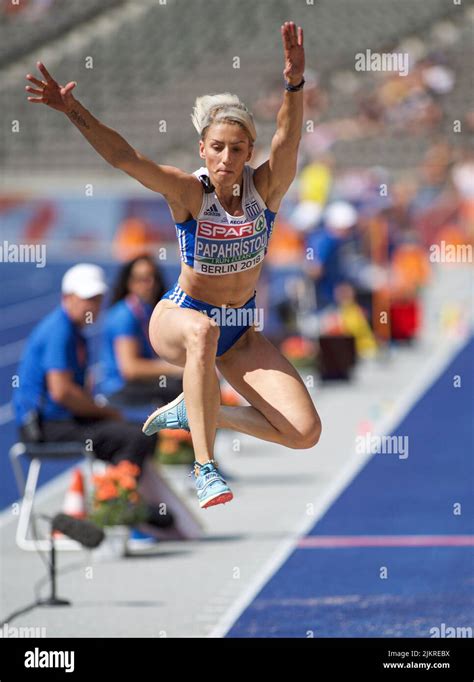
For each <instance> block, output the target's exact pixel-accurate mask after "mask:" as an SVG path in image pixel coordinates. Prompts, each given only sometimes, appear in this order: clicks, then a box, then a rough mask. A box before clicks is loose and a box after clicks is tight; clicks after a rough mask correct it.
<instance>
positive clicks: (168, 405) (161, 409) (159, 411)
mask: <svg viewBox="0 0 474 682" xmlns="http://www.w3.org/2000/svg"><path fill="white" fill-rule="evenodd" d="M183 397H184V393H180V394H179V396H178V397H177V398H175V399H174V400H172V401H171V402H170V403H166V405H163V407H158V408H157V409H156V410H155V411H154V412H152V413H151V414H150V416H149V417H148V418H147V420H146V421H145V423H144V424H143V426H142V431H143V433H144V434H145V435H146V436H152V435H153V434H154V433H157V432H158V431H161V430H162V429H166V428H168V427H166V426H162V427H160V428H159V429H155V430H154V431H150V432H148V433H147V428H148V427H149V426H150V424H151V422H152V421H153V420H154V419H156V417H158V416H159V415H160V414H163V412H167V411H168V410H171V409H172V408H173V407H175V406H176V405H177V404H178V403H179V402H180V401H181V400H182V399H183Z"/></svg>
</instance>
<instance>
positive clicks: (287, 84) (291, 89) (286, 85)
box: [285, 78, 305, 92]
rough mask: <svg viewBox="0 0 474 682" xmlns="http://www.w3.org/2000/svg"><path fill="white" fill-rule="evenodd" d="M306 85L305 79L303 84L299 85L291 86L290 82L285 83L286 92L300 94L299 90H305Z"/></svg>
mask: <svg viewBox="0 0 474 682" xmlns="http://www.w3.org/2000/svg"><path fill="white" fill-rule="evenodd" d="M304 83H305V80H304V78H303V79H302V81H301V83H298V85H290V84H289V83H288V81H285V90H288V92H298V90H301V89H302V88H303V85H304Z"/></svg>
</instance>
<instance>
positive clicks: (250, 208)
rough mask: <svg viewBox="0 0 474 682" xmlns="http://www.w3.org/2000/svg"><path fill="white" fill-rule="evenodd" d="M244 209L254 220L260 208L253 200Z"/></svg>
mask: <svg viewBox="0 0 474 682" xmlns="http://www.w3.org/2000/svg"><path fill="white" fill-rule="evenodd" d="M245 208H246V210H247V213H248V214H249V216H250V217H251V218H256V217H257V216H258V214H259V213H260V208H259V206H258V203H257V202H256V201H255V200H254V201H252V202H251V203H250V204H246V206H245Z"/></svg>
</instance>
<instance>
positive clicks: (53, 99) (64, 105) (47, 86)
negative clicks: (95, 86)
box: [25, 62, 77, 113]
mask: <svg viewBox="0 0 474 682" xmlns="http://www.w3.org/2000/svg"><path fill="white" fill-rule="evenodd" d="M36 66H37V67H38V69H39V70H40V71H41V73H42V74H43V76H44V78H45V80H41V81H40V80H38V79H37V78H34V76H32V75H31V74H30V73H29V74H27V76H26V78H27V79H28V80H29V81H31V82H32V83H34V84H35V85H36V86H37V88H32V87H30V86H29V85H26V86H25V90H28V92H31V94H33V95H36V96H37V97H28V101H29V102H31V103H39V104H46V105H47V106H48V107H51V108H52V109H57V111H62V112H64V113H67V112H68V111H69V110H70V108H71V107H72V104H73V102H74V101H75V100H74V96H73V95H72V90H73V89H74V88H75V87H76V85H77V83H76V81H70V82H69V83H68V84H67V85H59V83H56V81H55V80H54V78H52V76H51V75H50V73H49V72H48V70H47V68H46V67H45V65H44V64H42V63H41V62H36Z"/></svg>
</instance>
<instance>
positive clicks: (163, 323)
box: [149, 299, 209, 367]
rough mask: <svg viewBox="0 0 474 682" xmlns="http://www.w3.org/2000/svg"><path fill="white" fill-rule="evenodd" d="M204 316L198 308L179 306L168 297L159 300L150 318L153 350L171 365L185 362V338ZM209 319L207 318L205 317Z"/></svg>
mask: <svg viewBox="0 0 474 682" xmlns="http://www.w3.org/2000/svg"><path fill="white" fill-rule="evenodd" d="M203 318H205V319H206V316H204V315H203V314H202V313H200V312H199V311H198V310H191V309H189V308H180V307H179V306H178V305H177V304H176V303H172V302H171V301H169V300H168V299H164V300H162V301H159V302H158V304H157V306H156V307H155V309H154V311H153V314H152V316H151V319H150V328H149V331H150V342H151V345H152V346H153V349H154V351H155V352H156V353H157V354H158V355H159V356H160V358H162V359H163V360H167V361H168V362H170V363H172V364H173V365H179V366H181V367H184V365H185V364H186V345H185V342H186V338H187V337H188V334H189V331H190V329H191V328H192V326H193V325H195V323H196V322H202V319H203ZM207 319H209V318H207Z"/></svg>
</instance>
